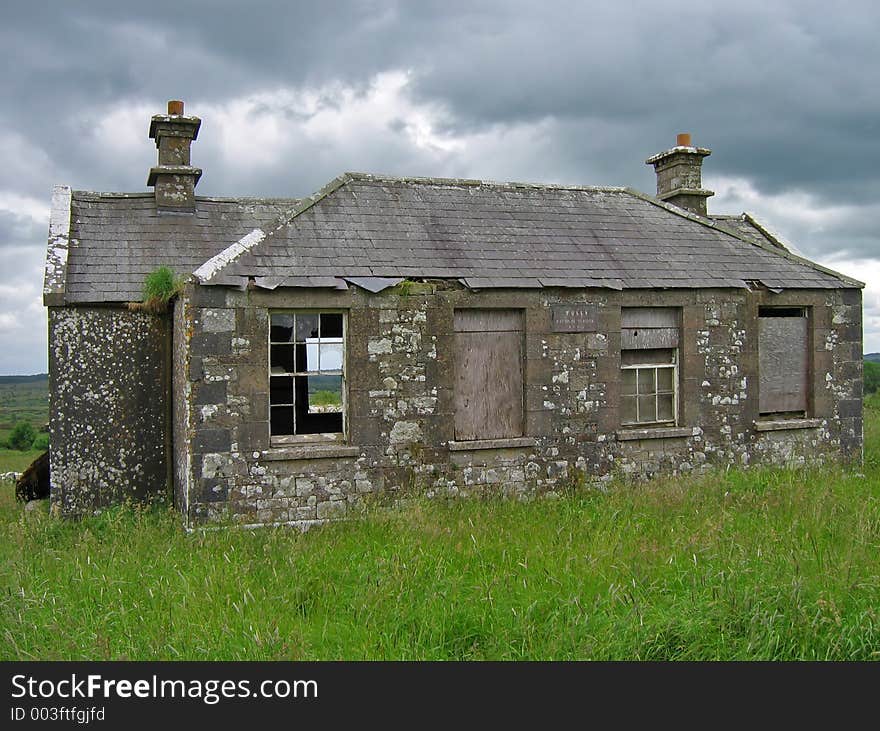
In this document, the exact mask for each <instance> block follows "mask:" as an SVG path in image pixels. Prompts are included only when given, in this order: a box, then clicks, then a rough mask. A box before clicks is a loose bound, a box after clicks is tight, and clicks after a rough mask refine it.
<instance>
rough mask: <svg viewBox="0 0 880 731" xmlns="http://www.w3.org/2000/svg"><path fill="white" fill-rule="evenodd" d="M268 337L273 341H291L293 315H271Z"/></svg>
mask: <svg viewBox="0 0 880 731" xmlns="http://www.w3.org/2000/svg"><path fill="white" fill-rule="evenodd" d="M269 339H270V340H271V341H272V342H273V343H289V342H293V315H272V324H271V327H270V330H269Z"/></svg>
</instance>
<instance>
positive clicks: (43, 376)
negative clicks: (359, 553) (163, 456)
mask: <svg viewBox="0 0 880 731" xmlns="http://www.w3.org/2000/svg"><path fill="white" fill-rule="evenodd" d="M877 356H878V358H880V353H878V354H877ZM40 381H46V382H47V383H48V381H49V374H48V373H37V374H35V375H33V376H0V384H4V383H39V382H40Z"/></svg>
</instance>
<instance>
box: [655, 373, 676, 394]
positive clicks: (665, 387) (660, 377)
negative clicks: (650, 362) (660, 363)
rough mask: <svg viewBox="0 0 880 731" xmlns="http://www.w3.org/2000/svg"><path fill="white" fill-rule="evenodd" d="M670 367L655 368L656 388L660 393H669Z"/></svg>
mask: <svg viewBox="0 0 880 731" xmlns="http://www.w3.org/2000/svg"><path fill="white" fill-rule="evenodd" d="M672 373H673V369H672V368H658V369H657V390H658V391H659V392H660V393H671V392H672V391H673V388H672Z"/></svg>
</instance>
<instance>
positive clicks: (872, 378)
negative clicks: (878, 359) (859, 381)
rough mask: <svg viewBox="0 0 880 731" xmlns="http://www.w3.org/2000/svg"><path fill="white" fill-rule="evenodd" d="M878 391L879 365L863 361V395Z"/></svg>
mask: <svg viewBox="0 0 880 731" xmlns="http://www.w3.org/2000/svg"><path fill="white" fill-rule="evenodd" d="M877 391H880V363H872V362H871V361H869V360H866V361H865V393H876V392H877Z"/></svg>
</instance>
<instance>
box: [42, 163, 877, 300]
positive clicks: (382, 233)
mask: <svg viewBox="0 0 880 731" xmlns="http://www.w3.org/2000/svg"><path fill="white" fill-rule="evenodd" d="M69 195H70V229H69V246H68V253H67V254H66V256H67V260H66V265H64V266H66V273H65V276H64V283H63V301H64V302H67V303H86V302H95V303H100V302H125V301H129V300H139V299H140V298H141V288H142V285H143V281H144V278H145V277H146V275H147V274H148V273H150V272H151V271H154V270H155V269H156V268H157V267H159V266H163V265H164V266H170V267H171V268H172V269H174V271H175V272H177V273H178V274H186V273H191V272H195V273H196V274H197V277H198V279H199V280H200V281H201V282H202V283H203V284H208V285H222V284H226V285H238V286H243V285H244V284H246V283H247V281H248V279H251V278H253V279H254V281H255V283H256V284H257V286H262V287H266V288H270V289H273V288H275V287H277V286H305V287H341V288H344V287H345V286H346V284H345V281H344V280H348V281H351V282H352V283H355V284H359V286H366V287H367V288H370V289H372V288H373V287H374V286H375V287H378V288H381V287H382V286H389V284H388V283H390V284H393V283H394V282H395V281H397V279H398V278H400V277H412V278H448V279H458V280H461V281H462V282H463V283H464V284H465V285H467V286H469V287H471V288H474V289H482V288H498V287H551V286H561V287H608V288H613V289H622V288H654V287H666V288H693V287H744V286H747V284H751V283H752V282H755V281H757V282H760V283H763V284H764V285H765V286H767V287H768V288H771V289H778V288H814V287H815V288H839V287H861V286H863V285H862V283H861V282H858V281H856V280H853V279H850V278H848V277H845V276H843V275H840V274H837V273H835V272H831V271H830V270H827V269H824V268H822V267H820V266H818V265H816V264H813V263H811V262H808V261H806V260H804V259H801V258H799V257H797V256H795V255H793V254H791V253H790V252H788V251H787V250H786V249H785V248H781V247H780V246H779V245H778V242H776V241H775V240H771V239H769V238H768V237H767V236H766V235H765V233H766V232H764V230H763V229H762V228H756V227H755V226H753V225H752V223H750V222H749V221H746V220H745V218H743V220H739V221H738V220H737V219H736V218H735V217H721V216H719V217H717V219H718V220H717V221H714V220H710V219H705V218H701V217H699V216H696V215H694V214H691V213H688V212H686V211H682V210H681V209H679V208H676V207H675V206H672V205H669V204H666V203H662V202H660V201H658V200H657V199H655V198H652V197H650V196H647V195H644V194H642V193H638V192H636V191H633V190H630V189H625V188H597V187H564V186H551V185H527V184H519V183H493V182H485V181H474V180H444V179H423V178H389V177H376V176H370V175H365V174H361V173H346V174H345V175H343V176H340V177H339V178H337V179H336V180H334V181H332V182H331V183H330V184H329V185H327V186H326V187H325V188H324V189H322V190H321V191H319V192H318V193H316V194H315V195H314V196H312V197H310V198H306V199H303V200H301V201H298V200H296V199H292V198H287V199H253V198H206V197H197V198H196V212H195V214H184V215H181V214H173V213H159V212H157V210H156V206H155V201H154V196H153V193H139V194H114V193H88V192H81V191H73V192H72V194H69ZM53 215H54V213H53ZM58 240H59V241H61V245H60V247H61V248H59V247H56V250H54V251H53V241H52V238H50V250H49V254H50V255H49V257H48V259H47V272H49V271H50V270H51V269H52V262H53V260H54V258H55V256H56V255H60V256H61V258H62V259H63V255H64V252H63V251H62V248H63V246H64V238H63V236H62V237H61V238H60V239H58ZM55 269H56V271H57V270H58V268H57V266H56V267H55ZM377 278H387V282H386V283H383V281H382V280H381V279H377ZM50 279H51V278H50V277H49V275H48V273H47V283H48V282H49V281H50ZM53 281H54V280H53ZM364 283H366V284H364ZM47 287H48V288H49V289H51V287H49V285H48V284H47Z"/></svg>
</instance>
